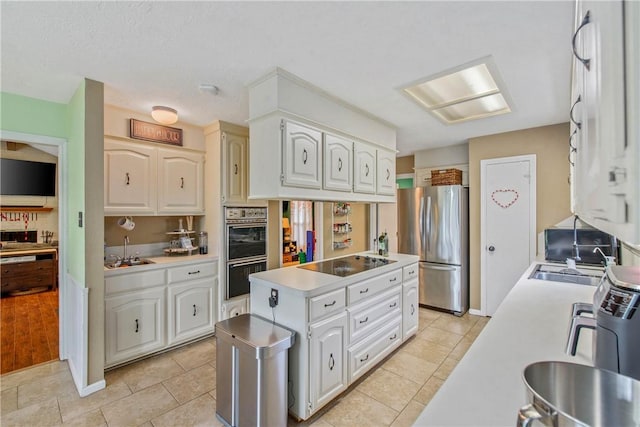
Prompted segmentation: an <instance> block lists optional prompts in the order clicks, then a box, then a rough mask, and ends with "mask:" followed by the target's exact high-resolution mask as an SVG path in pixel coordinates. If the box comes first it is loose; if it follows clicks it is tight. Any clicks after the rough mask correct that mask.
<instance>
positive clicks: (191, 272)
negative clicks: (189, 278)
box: [187, 270, 200, 275]
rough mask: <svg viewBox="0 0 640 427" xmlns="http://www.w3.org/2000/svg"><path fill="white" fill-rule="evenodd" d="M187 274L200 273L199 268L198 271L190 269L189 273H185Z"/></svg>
mask: <svg viewBox="0 0 640 427" xmlns="http://www.w3.org/2000/svg"><path fill="white" fill-rule="evenodd" d="M187 274H188V275H192V274H200V270H198V271H190V272H189V273H187Z"/></svg>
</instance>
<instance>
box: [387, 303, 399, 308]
mask: <svg viewBox="0 0 640 427" xmlns="http://www.w3.org/2000/svg"><path fill="white" fill-rule="evenodd" d="M397 305H398V303H397V302H394V303H393V304H389V308H394V307H396V306H397Z"/></svg>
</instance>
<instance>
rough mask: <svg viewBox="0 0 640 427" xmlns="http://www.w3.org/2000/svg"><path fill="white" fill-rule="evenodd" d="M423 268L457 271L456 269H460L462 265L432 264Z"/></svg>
mask: <svg viewBox="0 0 640 427" xmlns="http://www.w3.org/2000/svg"><path fill="white" fill-rule="evenodd" d="M422 268H427V269H429V270H442V271H456V269H458V268H460V267H445V266H442V267H439V266H435V265H431V264H430V265H428V266H425V267H422Z"/></svg>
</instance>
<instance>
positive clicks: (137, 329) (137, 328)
mask: <svg viewBox="0 0 640 427" xmlns="http://www.w3.org/2000/svg"><path fill="white" fill-rule="evenodd" d="M139 330H140V324H139V323H138V319H136V334H137V333H138V331H139Z"/></svg>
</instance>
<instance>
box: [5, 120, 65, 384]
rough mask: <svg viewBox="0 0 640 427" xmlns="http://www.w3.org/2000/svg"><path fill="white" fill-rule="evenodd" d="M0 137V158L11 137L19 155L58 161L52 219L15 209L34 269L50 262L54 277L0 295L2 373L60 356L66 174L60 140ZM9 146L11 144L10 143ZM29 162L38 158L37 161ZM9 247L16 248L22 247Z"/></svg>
mask: <svg viewBox="0 0 640 427" xmlns="http://www.w3.org/2000/svg"><path fill="white" fill-rule="evenodd" d="M0 136H1V139H2V141H3V156H5V155H6V156H7V157H9V156H8V155H7V154H6V153H7V152H5V151H4V149H5V148H6V143H5V141H11V142H12V143H13V144H20V145H21V146H24V147H28V149H25V151H24V153H23V154H24V156H29V155H31V154H34V153H33V152H31V151H32V150H33V151H40V152H42V153H48V155H50V156H54V157H57V161H56V163H57V165H58V166H57V171H56V174H57V181H58V182H57V186H56V196H57V197H56V198H57V202H56V203H54V204H55V206H54V207H53V209H55V212H57V215H56V218H55V220H51V218H49V219H48V220H47V217H48V215H47V213H48V212H49V211H50V210H53V209H50V210H47V209H42V210H39V209H37V208H32V207H29V208H25V209H23V210H25V212H21V213H20V215H21V219H24V218H27V219H28V221H24V222H23V223H22V233H21V234H22V235H23V236H27V234H28V235H29V239H28V241H29V242H30V243H27V245H28V246H30V247H29V248H28V250H29V251H34V252H37V253H34V254H27V255H29V256H31V257H32V258H35V260H36V261H37V262H38V263H39V264H38V266H39V267H40V266H41V265H40V264H47V263H50V264H52V266H53V272H52V274H53V275H54V278H53V279H52V281H51V282H53V283H51V282H50V283H49V284H48V286H47V287H42V288H39V287H34V288H32V289H29V290H25V291H16V292H11V293H5V295H3V297H2V298H1V300H0V313H1V316H0V322H1V327H2V363H1V366H0V372H1V373H2V374H5V373H7V372H11V371H15V370H18V369H23V368H26V367H29V366H33V365H36V364H39V363H43V362H47V361H50V360H58V359H65V358H66V357H65V354H66V345H65V334H64V331H65V328H64V327H63V324H64V323H65V320H64V319H63V316H62V314H63V313H64V312H65V311H64V308H65V306H66V305H65V303H64V301H65V295H66V286H65V285H66V280H65V275H64V271H65V265H66V256H65V250H64V249H65V247H66V239H65V236H66V231H65V230H66V209H65V207H66V194H65V192H64V191H63V189H64V188H66V178H65V176H66V175H65V173H64V170H65V169H64V168H65V165H66V163H65V162H66V158H65V153H66V148H65V144H66V140H64V139H61V138H56V137H48V136H42V135H31V134H24V133H19V132H10V131H2V132H1V135H0ZM12 147H15V145H13V146H12ZM42 153H41V154H42ZM21 155H22V154H21ZM11 157H12V158H13V157H16V158H19V159H21V160H29V159H27V158H26V157H25V158H21V157H20V155H16V156H11ZM33 160H38V161H40V160H42V159H33ZM2 203H3V205H7V204H13V205H15V203H13V201H12V200H10V199H9V198H5V197H3V201H2ZM47 206H50V203H49V202H47ZM3 208H4V206H3ZM9 210H13V211H14V215H15V214H16V213H15V209H14V208H11V209H9ZM26 211H28V212H26ZM5 212H6V214H5ZM4 219H9V215H8V210H5V209H3V220H4ZM13 219H15V217H14V218H13ZM51 221H53V223H52V222H51ZM3 222H4V221H3ZM7 226H8V225H7V224H6V223H3V224H2V228H3V229H7ZM8 228H13V227H8ZM36 229H37V230H36ZM51 230H55V232H54V235H53V236H51V235H49V234H48V233H46V231H51ZM25 231H28V232H29V233H26V232H25ZM33 233H35V234H36V235H37V236H36V238H35V239H33V238H31V237H32V234H33ZM13 240H17V239H13ZM21 240H24V239H21ZM53 240H56V241H57V243H56V242H53ZM14 249H21V250H22V249H24V248H14ZM5 250H6V251H5ZM10 251H11V246H10V245H9V246H5V247H4V249H3V255H5V256H7V257H8V256H9V254H10V253H11V252H10ZM45 252H46V254H45ZM52 254H53V255H52ZM27 255H25V256H27ZM30 259H31V258H29V260H30ZM25 261H26V259H25ZM14 270H15V269H14ZM43 274H44V273H43ZM47 274H48V273H47ZM34 275H36V272H30V273H29V278H30V279H31V278H33V276H34Z"/></svg>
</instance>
